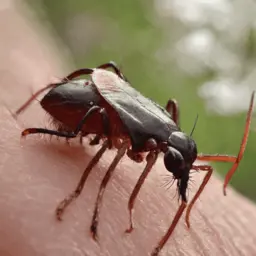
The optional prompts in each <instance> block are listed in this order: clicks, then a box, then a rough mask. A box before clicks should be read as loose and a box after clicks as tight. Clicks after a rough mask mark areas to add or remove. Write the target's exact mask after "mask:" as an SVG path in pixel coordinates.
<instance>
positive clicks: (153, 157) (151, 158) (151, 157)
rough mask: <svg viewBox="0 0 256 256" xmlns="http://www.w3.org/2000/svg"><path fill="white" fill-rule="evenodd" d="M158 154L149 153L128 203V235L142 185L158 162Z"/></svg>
mask: <svg viewBox="0 0 256 256" xmlns="http://www.w3.org/2000/svg"><path fill="white" fill-rule="evenodd" d="M157 156H158V152H156V151H151V152H149V153H148V155H147V157H146V160H147V165H146V167H145V169H144V170H143V172H142V174H141V176H140V178H139V180H138V181H137V183H136V185H135V187H134V189H133V191H132V194H131V196H130V199H129V202H128V211H129V228H127V229H126V231H125V232H126V233H131V232H132V230H133V228H134V225H133V211H134V210H133V207H134V202H135V200H136V198H137V196H138V193H139V191H140V189H141V186H142V184H143V183H144V181H145V179H146V178H147V176H148V174H149V172H150V171H151V169H152V167H153V165H154V164H155V162H156V160H157Z"/></svg>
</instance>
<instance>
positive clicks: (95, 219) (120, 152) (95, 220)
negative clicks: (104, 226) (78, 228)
mask: <svg viewBox="0 0 256 256" xmlns="http://www.w3.org/2000/svg"><path fill="white" fill-rule="evenodd" d="M128 148H129V144H128V143H127V142H124V143H123V144H122V146H121V147H120V148H119V149H118V152H117V154H116V157H115V158H114V160H113V162H112V163H111V165H110V166H109V168H108V170H107V172H106V174H105V176H104V178H103V180H102V182H101V184H100V189H99V192H98V195H97V200H96V203H95V208H94V212H93V217H92V223H91V228H90V230H91V235H92V237H93V239H94V240H95V241H96V240H98V236H97V228H98V223H99V212H100V207H101V204H102V198H103V195H104V192H105V188H106V186H107V183H108V182H109V180H110V178H111V176H112V174H113V171H114V170H115V168H116V166H117V165H118V163H119V161H120V160H121V158H122V157H123V156H124V154H125V152H126V150H127V149H128Z"/></svg>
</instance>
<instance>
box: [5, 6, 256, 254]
mask: <svg viewBox="0 0 256 256" xmlns="http://www.w3.org/2000/svg"><path fill="white" fill-rule="evenodd" d="M0 4H1V3H0ZM14 8H15V6H12V7H11V9H8V11H7V12H6V13H5V12H3V11H2V12H1V14H5V15H0V29H1V31H2V37H1V47H0V56H2V58H1V61H0V73H1V74H3V76H0V86H1V95H0V129H1V136H0V155H1V158H0V176H1V179H0V222H1V223H0V252H1V256H7V255H8V256H10V255H11V256H16V255H26V256H41V255H42V256H44V255H47V256H66V255H67V256H70V255H72V256H73V255H74V256H80V255H90V256H106V255H111V256H115V255H118V256H120V255H122V256H123V255H124V256H126V255H127V256H137V255H138V256H140V255H141V256H144V255H147V254H148V253H150V252H151V251H152V249H153V246H155V245H156V243H157V241H158V240H159V239H160V238H161V236H162V235H163V234H164V232H165V231H166V229H167V228H168V225H170V222H171V221H172V218H173V216H174V214H175V211H176V210H177V208H178V203H177V200H176V199H177V198H175V199H173V198H172V197H173V194H174V193H175V190H176V186H175V185H174V186H172V188H170V189H169V190H166V189H164V188H162V187H161V185H162V183H163V176H162V175H165V174H167V172H166V170H165V167H164V164H163V159H162V156H161V157H159V159H158V160H157V163H156V165H155V166H154V168H153V170H152V172H151V173H150V175H149V177H148V178H147V180H146V182H145V184H144V185H143V187H142V190H141V191H140V193H139V196H138V198H137V200H136V202H135V213H134V222H135V230H134V231H133V233H132V234H130V235H126V234H124V231H125V229H126V228H127V225H128V210H127V203H128V197H129V196H130V194H131V191H132V189H133V187H134V186H135V184H136V181H137V179H138V177H139V175H140V174H141V171H142V169H143V167H144V166H145V162H143V163H142V164H137V163H134V162H132V161H131V160H130V159H128V158H127V157H126V156H125V157H124V159H123V160H122V161H121V163H120V164H119V165H118V167H117V169H116V170H115V173H114V175H113V179H112V180H111V181H110V183H109V184H108V187H107V189H106V194H105V196H104V199H103V205H102V209H101V213H100V224H99V238H100V244H99V245H98V244H96V243H95V242H94V241H93V240H92V239H91V238H90V236H89V227H90V222H91V218H92V211H93V207H94V203H95V199H96V194H97V191H98V187H99V184H100V182H101V180H102V178H103V176H104V174H105V172H106V169H107V167H108V165H109V164H110V162H111V160H112V159H113V157H114V155H115V153H116V151H113V152H107V153H106V155H104V156H103V158H102V159H101V160H100V162H99V164H98V167H97V168H95V169H94V170H93V171H92V173H91V175H89V177H88V181H87V183H86V185H85V188H84V190H83V192H82V194H81V196H80V197H79V198H78V199H77V200H76V201H75V202H74V203H72V204H71V205H70V207H68V208H67V210H66V212H65V214H64V216H63V221H62V222H57V221H56V219H55V216H54V210H55V208H56V206H57V204H58V203H59V202H60V201H61V200H62V199H63V198H64V197H65V196H67V195H68V193H70V192H71V191H72V190H73V189H74V188H75V186H76V184H77V182H78V180H79V178H80V176H81V174H82V171H83V170H84V168H85V166H86V164H87V163H88V161H89V160H90V159H91V157H92V155H93V154H94V153H95V151H96V148H92V147H90V146H89V145H88V140H87V139H84V147H81V146H79V143H78V140H70V146H68V145H67V144H66V142H65V140H63V139H60V140H59V141H58V140H56V139H55V138H54V137H53V138H52V140H51V141H50V140H49V137H46V136H42V137H41V136H33V135H32V136H28V138H27V139H26V140H20V132H21V131H22V129H23V128H25V127H26V128H27V127H30V126H35V125H36V126H40V125H42V127H43V126H47V124H45V122H44V119H45V112H44V111H43V110H42V109H41V108H40V105H39V104H38V102H35V104H33V105H32V106H31V108H30V109H29V110H28V111H27V112H26V113H24V114H22V115H21V116H20V117H19V120H18V122H17V121H15V120H14V119H13V118H12V116H11V115H10V113H9V111H8V110H7V109H6V107H5V105H7V107H8V109H9V108H10V109H11V110H12V111H14V110H16V109H17V108H18V107H19V106H20V104H21V103H23V102H24V101H25V100H26V99H27V98H28V97H29V95H30V91H31V87H32V86H33V88H34V90H35V89H36V88H37V89H38V88H41V87H42V86H43V85H44V84H47V83H48V82H49V77H50V76H59V74H60V73H61V74H63V75H65V74H66V73H64V72H59V70H58V66H59V65H60V62H61V61H60V60H58V59H57V58H56V59H55V58H54V56H55V55H54V54H53V53H54V51H52V52H51V51H50V50H49V51H48V50H46V47H42V45H44V44H45V45H47V43H46V42H44V39H45V37H46V35H45V34H44V33H42V35H41V36H39V35H37V34H35V32H34V30H35V31H36V32H37V33H39V32H38V31H40V29H39V28H36V23H35V22H33V27H32V26H31V25H29V22H28V21H26V19H24V18H23V17H22V16H20V15H19V13H18V12H17V10H15V9H14ZM7 13H8V15H7ZM7 19H8V20H9V21H10V20H11V21H12V22H6V21H7ZM35 28H36V29H35ZM14 37H15V38H20V39H19V40H13V38H14ZM46 38H47V37H46ZM13 49H15V50H16V53H17V52H19V53H20V54H18V55H17V54H16V53H15V54H16V55H15V56H16V57H17V56H18V57H17V58H22V57H26V58H28V59H31V61H26V60H25V61H22V60H19V61H15V59H14V57H12V58H11V59H10V58H8V54H9V53H11V51H12V50H13ZM44 51H46V52H44ZM56 52H58V51H56ZM12 56H14V55H12ZM31 63H36V65H31ZM62 63H65V61H62ZM62 66H63V64H62ZM68 70H69V71H71V70H70V68H69V69H68ZM67 73H68V72H67ZM220 153H221V152H220ZM202 175H203V174H200V173H195V174H194V175H193V179H194V180H195V185H193V187H192V191H191V193H190V196H189V199H191V198H192V194H194V193H195V191H196V189H197V188H198V186H199V181H200V180H201V179H202ZM221 189H222V182H220V181H219V180H218V179H217V178H216V177H213V178H212V179H211V180H210V182H209V185H208V186H207V187H206V189H205V191H204V192H203V193H202V196H201V200H199V201H198V202H197V203H196V205H195V207H194V209H193V210H192V216H191V226H192V227H191V232H189V231H188V230H187V228H186V226H185V223H184V217H182V219H181V221H180V222H179V223H178V226H177V228H176V230H175V232H174V234H173V236H172V237H171V238H170V239H169V241H168V242H167V244H166V246H165V247H164V249H163V251H162V253H161V254H160V256H162V255H163V256H164V255H172V256H173V255H174V256H175V255H206V256H207V255H221V256H222V255H224V256H226V255H232V256H233V255H239V253H246V254H247V255H249V256H250V255H255V254H256V248H255V246H254V244H251V245H250V244H248V238H250V239H251V240H250V241H255V239H256V234H255V231H254V225H252V224H253V223H255V220H256V216H255V215H256V208H255V206H254V205H252V204H251V203H250V202H249V201H248V200H246V199H244V198H243V197H241V196H239V195H238V194H236V193H235V192H233V191H232V190H231V189H230V188H229V189H228V196H227V197H224V196H223V195H222V191H221ZM238 206H239V211H236V210H235V209H237V207H238ZM213 213H214V216H212V214H213ZM241 215H242V217H243V218H245V217H246V218H248V222H247V223H245V221H244V219H243V221H242V222H241V220H240V216H241ZM211 216H212V218H211ZM234 234H235V241H234V240H233V237H234ZM220 245H221V248H218V247H219V246H220Z"/></svg>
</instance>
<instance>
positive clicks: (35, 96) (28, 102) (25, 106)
mask: <svg viewBox="0 0 256 256" xmlns="http://www.w3.org/2000/svg"><path fill="white" fill-rule="evenodd" d="M55 85H56V84H48V85H47V86H45V87H43V88H42V89H40V90H38V91H37V92H35V93H34V94H32V96H31V97H30V98H29V99H28V100H27V101H26V102H25V103H24V104H23V105H22V106H21V107H20V108H19V109H18V110H16V112H15V113H14V115H13V116H14V118H16V117H17V116H18V115H19V114H20V113H21V112H23V111H24V110H25V109H26V108H28V106H29V105H30V104H31V102H32V101H34V100H35V99H36V98H37V97H38V96H39V95H40V94H41V93H43V92H44V91H46V90H47V89H50V88H52V87H54V86H55Z"/></svg>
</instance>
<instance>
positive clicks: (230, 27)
mask: <svg viewBox="0 0 256 256" xmlns="http://www.w3.org/2000/svg"><path fill="white" fill-rule="evenodd" d="M27 2H28V3H29V4H30V5H31V6H32V7H33V8H34V10H35V11H36V15H37V16H38V17H39V19H40V20H41V21H42V22H43V23H44V24H45V25H46V26H48V28H49V27H51V29H52V30H53V31H54V34H55V36H56V38H57V39H58V40H57V42H60V41H59V40H61V41H62V44H64V45H65V46H66V47H67V48H68V49H69V50H70V52H71V53H72V55H73V57H74V60H75V64H76V66H77V67H95V66H97V65H99V64H102V63H105V62H108V61H109V60H114V61H115V62H117V64H118V65H119V66H121V68H122V71H123V72H124V73H125V75H126V76H127V77H128V79H129V80H130V82H131V83H132V85H133V86H134V87H135V88H137V89H138V90H139V91H141V92H142V93H144V94H145V95H146V96H148V97H150V98H152V99H153V100H155V101H156V102H158V103H160V104H161V105H163V106H164V105H165V104H166V102H167V100H168V98H176V99H177V100H178V102H179V105H180V110H181V127H182V129H183V130H184V131H185V132H187V133H189V132H190V131H191V129H192V126H193V123H194V120H195V117H196V115H197V114H199V121H198V123H197V126H196V130H195V132H194V138H195V140H196V142H197V145H198V149H199V152H203V153H222V154H233V155H235V154H237V152H238V150H239V146H240V142H241V138H242V135H243V129H244V123H245V117H246V108H247V107H248V106H249V95H250V93H247V94H246V95H247V96H246V97H245V96H244V94H243V93H241V98H239V95H237V96H236V98H235V99H234V100H233V102H232V104H233V105H234V109H236V106H240V105H243V107H241V108H240V109H239V108H238V109H237V111H234V113H232V111H231V114H230V115H229V114H225V115H222V114H221V113H222V110H218V112H214V111H207V108H206V106H207V98H204V97H200V95H201V94H200V93H199V92H200V88H202V86H203V85H204V84H205V83H207V82H215V81H218V80H221V79H223V78H225V79H229V80H231V81H234V84H238V85H240V87H239V88H240V89H241V88H243V86H244V88H245V89H244V90H245V91H246V90H247V91H248V90H249V91H250V90H252V88H253V87H252V86H253V81H254V82H255V79H254V78H253V74H254V61H255V46H256V44H255V40H254V28H253V25H251V24H253V23H252V20H250V19H249V18H250V16H249V12H246V11H245V13H244V14H243V15H244V19H245V20H246V21H247V23H246V22H245V23H246V24H245V25H244V24H243V22H244V20H243V19H240V20H238V21H237V22H240V23H239V24H235V25H234V24H231V23H232V22H233V21H232V17H235V16H234V15H233V16H232V15H231V16H229V17H227V15H228V14H230V13H229V12H227V10H229V9H228V7H230V6H229V5H227V4H226V5H223V3H224V1H217V4H219V6H218V8H216V6H215V5H213V4H210V5H208V6H206V5H205V3H206V2H207V1H206V2H205V3H204V6H203V7H202V6H199V5H198V6H197V8H198V10H199V11H198V10H196V11H195V8H196V7H195V6H196V5H195V2H196V1H192V2H193V4H194V5H193V6H191V4H189V1H187V3H186V1H184V0H183V1H180V2H177V1H170V3H171V4H172V5H170V6H168V5H167V2H168V1H163V0H161V1H157V0H155V1H151V0H130V1H118V0H108V1H86V0H76V1H72V0H61V1H60V0H59V1H57V0H56V1H52V0H40V1H39V0H37V1H32V0H27ZM199 2H200V1H199ZM213 2H215V1H213ZM235 2H239V1H235ZM177 3H180V5H177ZM201 4H202V1H201ZM229 4H232V3H229ZM235 4H236V3H234V6H231V7H232V9H231V10H232V11H233V13H231V14H235V12H234V10H236V9H235V8H237V9H239V8H241V7H239V5H238V6H235ZM243 4H244V5H245V4H246V1H243ZM244 5H243V6H244ZM253 7H254V8H255V6H253ZM189 8H190V9H189ZM200 8H201V9H200ZM249 9H252V7H251V6H248V10H249ZM216 10H217V11H218V12H217V11H216ZM210 11H212V13H211V12H210ZM209 13H211V14H212V15H210V14H209ZM254 13H255V12H254ZM186 15H187V16H186ZM193 15H194V16H193ZM196 15H197V16H196ZM200 15H201V16H200ZM204 15H205V16H204ZM214 15H215V16H214ZM254 16H255V15H254ZM209 17H210V18H211V19H210V18H209ZM248 17H249V18H248ZM227 18H228V19H231V22H229V21H227ZM254 19H255V18H254ZM239 25H241V26H240V27H239ZM241 27H243V28H244V29H240V30H241V31H240V34H239V33H238V32H239V28H241ZM202 32H207V33H208V34H207V33H206V35H208V37H207V36H206V37H202V38H201V40H199V43H198V44H197V45H196V46H195V49H193V42H192V43H191V44H190V43H188V47H190V48H191V49H190V51H186V49H185V48H182V47H183V46H184V42H186V39H187V38H191V36H190V35H196V33H197V35H198V36H199V39H200V33H201V35H203V33H202ZM209 35H210V36H209ZM205 38H206V39H205ZM207 38H208V39H207ZM209 38H210V39H211V38H214V40H209ZM192 39H193V37H192ZM207 40H208V41H207ZM188 42H189V41H188ZM207 42H208V43H209V42H210V43H211V45H207ZM212 42H213V43H212ZM208 46H209V47H208ZM220 46H221V47H220ZM196 47H197V48H196ZM184 49H185V50H184ZM223 49H224V50H223ZM217 50H218V51H217ZM221 63H224V64H225V63H228V64H225V65H219V64H221ZM234 63H237V64H236V65H234ZM232 65H233V66H232ZM70 71H71V70H70ZM248 77H249V78H251V80H250V79H249V78H248ZM225 79H224V80H225ZM248 80H250V81H248ZM245 81H246V82H248V84H246V83H245ZM231 84H232V83H231ZM251 84H252V86H251ZM248 88H249V89H248ZM235 89H237V87H235V86H234V90H235ZM222 93H223V91H221V90H220V91H218V90H217V96H218V94H220V95H222ZM224 99H225V97H224ZM208 100H209V99H208ZM208 103H209V102H208ZM224 103H225V101H224ZM217 105H218V104H217ZM229 105H230V104H229ZM224 107H225V104H224ZM229 108H230V106H229ZM231 109H232V107H231ZM213 110H214V109H213ZM223 113H224V112H223ZM252 126H253V127H252V131H251V133H250V137H249V143H248V146H247V149H246V152H245V155H244V159H243V160H242V162H241V164H240V167H239V169H238V171H237V173H236V174H235V176H234V178H233V179H232V185H233V186H234V187H235V188H236V189H237V190H238V191H240V192H241V193H242V194H244V195H246V196H248V197H249V198H251V199H253V200H256V186H255V184H254V180H256V170H255V168H254V166H255V159H254V157H256V147H255V145H254V144H255V143H254V142H255V137H256V135H255V132H254V131H253V129H256V123H255V122H254V120H253V122H252ZM213 166H214V167H216V168H217V169H218V171H219V173H220V174H221V175H225V173H226V172H227V171H228V169H229V167H230V164H224V163H221V164H214V165H213ZM220 191H221V188H220Z"/></svg>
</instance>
